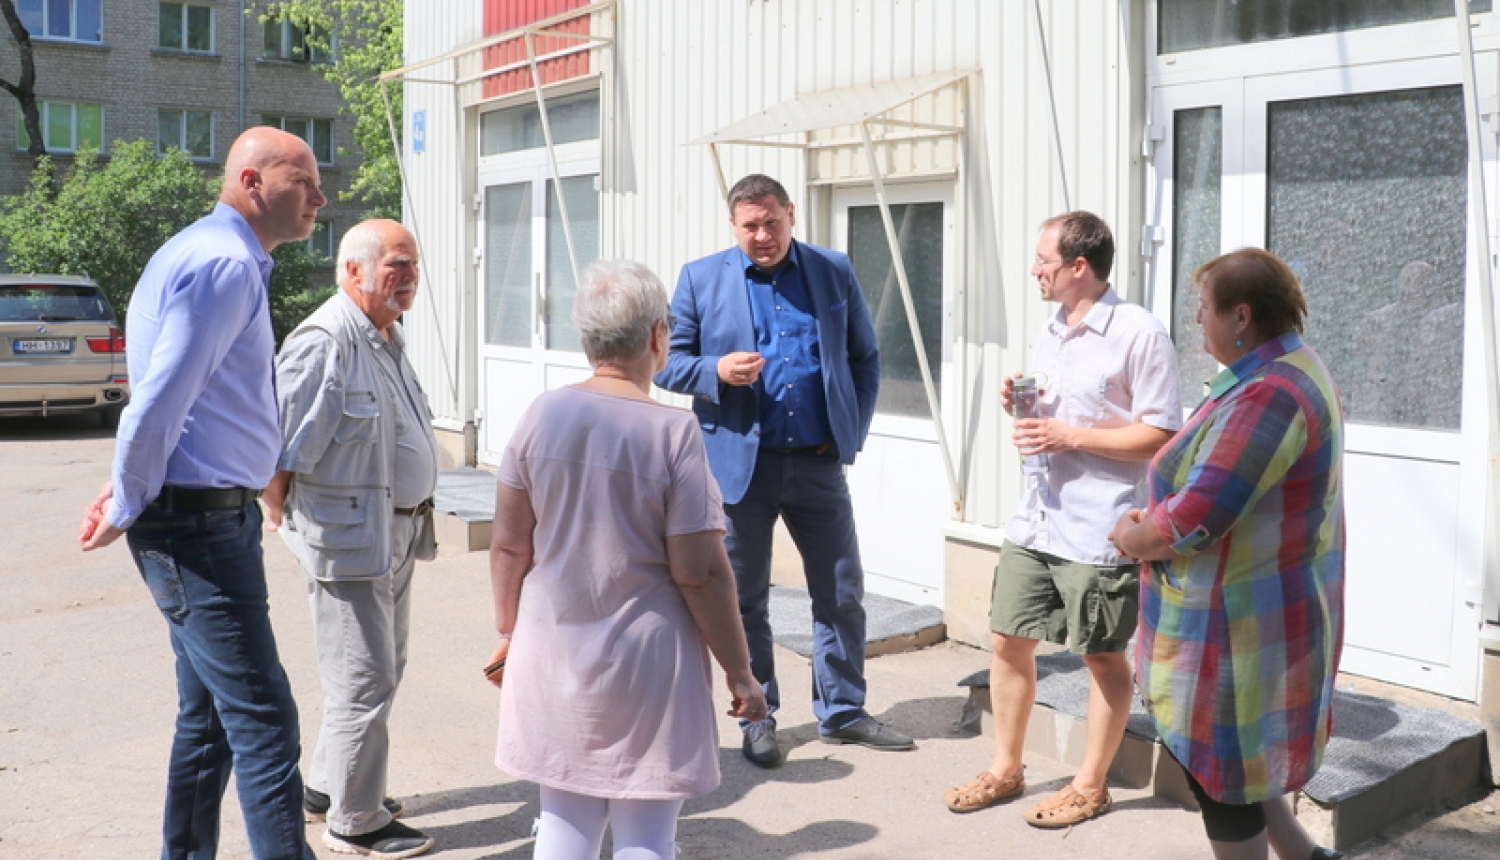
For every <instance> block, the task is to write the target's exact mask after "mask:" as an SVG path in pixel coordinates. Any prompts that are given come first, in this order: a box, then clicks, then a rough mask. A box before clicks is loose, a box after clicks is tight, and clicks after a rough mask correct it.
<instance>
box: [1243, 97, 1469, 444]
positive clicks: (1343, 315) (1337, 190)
mask: <svg viewBox="0 0 1500 860" xmlns="http://www.w3.org/2000/svg"><path fill="white" fill-rule="evenodd" d="M1268 121H1269V141H1270V146H1269V152H1268V153H1267V161H1268V170H1267V182H1268V186H1269V187H1268V200H1269V212H1268V213H1267V217H1268V222H1267V228H1268V229H1267V236H1268V238H1269V246H1270V249H1271V250H1272V251H1274V252H1275V253H1277V254H1278V255H1280V256H1281V258H1282V259H1284V260H1286V261H1287V262H1288V263H1289V264H1290V265H1291V267H1292V270H1293V271H1295V272H1296V273H1297V276H1298V277H1299V278H1301V280H1302V285H1303V288H1304V290H1305V291H1306V293H1307V303H1308V320H1307V340H1308V343H1310V344H1311V345H1312V347H1313V348H1314V349H1316V350H1318V352H1319V353H1320V354H1321V355H1322V356H1323V359H1324V361H1325V362H1327V364H1328V368H1329V370H1330V371H1332V373H1333V378H1334V380H1335V382H1337V383H1338V386H1339V388H1340V390H1341V392H1342V393H1343V395H1344V400H1345V403H1346V405H1347V408H1348V415H1349V419H1350V420H1351V421H1357V422H1360V423H1365V424H1383V425H1388V426H1393V427H1424V428H1431V429H1444V430H1457V429H1458V426H1459V409H1460V405H1461V404H1460V394H1461V386H1462V371H1463V333H1464V308H1463V298H1464V263H1465V260H1464V257H1465V248H1466V246H1467V235H1468V234H1467V218H1466V215H1465V211H1466V210H1465V207H1466V205H1467V200H1468V193H1467V192H1468V188H1467V185H1466V182H1465V179H1466V176H1467V174H1466V169H1467V163H1468V158H1467V149H1466V138H1465V132H1464V116H1463V98H1462V94H1461V91H1460V88H1459V87H1456V86H1454V87H1439V88H1434V89H1423V90H1404V91H1401V92H1389V93H1375V94H1370V95H1355V96H1342V97H1338V98H1324V99H1307V100H1303V101H1289V102H1281V103H1277V104H1272V105H1271V106H1270V111H1269V116H1268Z"/></svg>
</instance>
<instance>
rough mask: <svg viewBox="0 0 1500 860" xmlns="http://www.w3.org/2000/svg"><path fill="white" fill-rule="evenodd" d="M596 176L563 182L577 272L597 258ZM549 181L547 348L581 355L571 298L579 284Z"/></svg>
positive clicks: (597, 214)
mask: <svg viewBox="0 0 1500 860" xmlns="http://www.w3.org/2000/svg"><path fill="white" fill-rule="evenodd" d="M595 179H596V177H595V176H594V175H593V174H590V175H588V176H570V177H567V178H566V179H564V180H563V181H562V189H563V196H564V198H565V199H566V200H567V203H568V223H569V224H570V225H571V226H572V228H573V253H574V254H575V255H576V259H577V262H578V270H579V271H583V268H584V267H585V266H587V265H588V264H589V263H592V262H594V261H595V260H597V259H599V192H598V190H597V189H595V188H594V182H595ZM552 189H553V184H552V182H551V180H548V182H547V348H548V349H562V350H568V351H570V352H583V346H582V344H581V343H580V342H579V340H578V331H577V329H575V328H573V297H574V296H576V295H577V294H578V282H577V281H575V280H574V279H573V267H572V265H571V264H570V262H569V260H568V240H567V236H566V235H565V234H564V233H563V219H562V210H560V209H559V208H558V206H557V195H556V194H555V193H553V190H552Z"/></svg>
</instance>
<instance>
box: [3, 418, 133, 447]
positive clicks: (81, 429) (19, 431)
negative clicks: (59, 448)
mask: <svg viewBox="0 0 1500 860" xmlns="http://www.w3.org/2000/svg"><path fill="white" fill-rule="evenodd" d="M114 437H115V431H113V430H105V429H104V428H102V427H100V426H99V415H98V414H97V413H94V412H82V413H74V414H69V415H54V416H51V417H49V418H33V417H29V416H24V417H0V441H4V440H7V439H15V440H18V441H23V442H43V441H48V440H53V439H56V440H67V439H113V438H114Z"/></svg>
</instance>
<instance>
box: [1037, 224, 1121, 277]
mask: <svg viewBox="0 0 1500 860" xmlns="http://www.w3.org/2000/svg"><path fill="white" fill-rule="evenodd" d="M1053 227H1056V228H1057V251H1058V253H1059V254H1060V255H1061V256H1062V259H1063V262H1064V263H1068V262H1072V261H1073V260H1076V259H1078V258H1079V257H1082V258H1083V259H1084V261H1085V262H1087V263H1088V264H1089V268H1090V269H1093V270H1094V277H1096V278H1098V279H1099V280H1101V281H1107V280H1109V271H1110V269H1112V268H1114V265H1115V236H1114V234H1113V233H1111V232H1110V231H1109V225H1108V224H1106V223H1104V219H1103V218H1100V217H1099V216H1098V215H1095V214H1094V213H1092V212H1084V211H1083V210H1081V209H1080V210H1077V211H1074V212H1065V213H1063V214H1062V215H1054V216H1052V217H1051V218H1048V219H1047V220H1046V221H1043V222H1042V229H1043V230H1050V229H1052V228H1053Z"/></svg>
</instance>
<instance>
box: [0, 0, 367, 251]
mask: <svg viewBox="0 0 1500 860" xmlns="http://www.w3.org/2000/svg"><path fill="white" fill-rule="evenodd" d="M13 2H14V3H15V6H16V11H17V12H18V13H19V15H20V17H21V21H22V23H23V24H24V25H25V26H26V28H27V31H28V32H29V33H30V34H31V42H32V47H33V51H34V57H35V61H36V93H37V101H38V106H39V108H40V110H41V116H40V120H41V125H42V133H43V137H44V140H45V143H46V146H47V151H48V152H49V153H51V154H52V155H53V156H54V157H55V158H58V159H62V160H66V159H69V158H71V157H72V155H73V153H75V152H76V151H77V150H79V149H80V148H83V147H86V146H88V147H93V148H98V149H100V150H102V151H103V153H104V154H105V155H106V156H107V155H108V154H109V151H110V147H111V146H112V145H113V143H114V142H115V141H117V140H136V139H140V138H145V139H147V140H151V141H154V142H155V143H156V145H157V148H158V151H160V152H165V151H166V150H167V149H168V148H170V147H174V146H175V147H177V148H179V149H182V150H183V151H185V152H187V153H188V154H189V155H190V156H191V157H192V158H193V160H194V161H195V162H197V163H199V164H200V165H202V166H203V168H204V169H205V170H206V171H210V172H216V171H217V170H218V169H219V168H220V167H221V166H222V165H223V160H224V155H225V153H227V152H228V150H229V146H230V145H231V144H232V143H233V142H234V140H235V138H236V137H238V136H239V134H240V132H241V131H243V130H244V129H246V128H249V127H251V126H255V125H276V126H279V127H281V128H285V129H286V130H288V131H290V132H292V133H294V134H297V135H298V136H300V137H302V138H304V139H305V140H307V141H308V143H309V145H311V146H312V148H313V152H314V154H316V156H317V158H318V162H319V167H320V169H321V172H322V175H323V188H324V190H325V191H326V192H327V193H328V197H329V204H328V206H327V207H326V208H324V210H323V212H322V214H321V215H320V217H319V228H318V231H317V233H315V234H314V236H313V238H312V239H311V240H309V243H310V247H311V248H312V249H313V250H314V251H316V252H318V253H320V254H323V255H325V256H327V257H330V258H331V257H332V253H333V251H334V249H335V248H336V242H337V238H338V237H339V236H341V235H342V234H343V232H344V231H345V230H347V229H348V228H349V227H351V226H353V224H354V223H355V222H356V221H358V220H359V218H360V211H361V207H359V206H357V205H355V204H353V203H352V202H344V201H341V200H340V199H339V197H340V195H339V192H340V191H343V190H344V189H345V188H347V187H348V185H349V183H350V182H351V181H352V180H353V175H354V171H355V168H356V167H357V166H358V164H359V162H358V150H357V149H356V148H355V147H354V146H353V145H352V141H351V139H350V132H351V129H352V126H353V120H351V119H349V118H348V117H342V116H340V115H339V110H340V107H341V106H342V100H341V98H340V97H339V94H338V91H337V89H336V88H335V87H334V86H333V85H332V84H330V83H329V82H328V81H326V80H324V78H323V76H322V75H321V74H319V73H318V70H317V68H316V66H317V64H318V63H320V62H325V61H326V57H325V56H324V55H323V54H322V53H321V52H319V51H315V50H312V49H310V48H309V47H308V46H307V45H306V41H305V39H304V35H303V34H302V33H301V32H299V31H298V30H297V28H295V27H293V26H291V25H290V24H289V23H287V22H283V21H273V22H267V23H263V22H262V21H261V20H260V14H261V11H262V10H263V7H264V6H265V4H263V3H255V2H250V0H192V2H181V3H179V2H157V0H13ZM6 42H7V44H6V52H7V53H8V54H9V56H7V57H5V58H4V59H3V60H0V69H3V70H4V74H5V76H6V77H7V79H11V80H14V77H15V75H16V70H17V68H18V65H19V64H18V61H17V59H16V51H17V46H16V43H15V41H14V40H13V39H11V38H9V34H8V31H7V37H6ZM0 150H8V151H9V153H10V157H9V158H8V159H6V162H7V163H5V169H4V170H3V172H0V194H5V195H9V194H15V193H18V192H20V191H21V190H22V189H23V188H24V187H25V184H26V182H27V178H28V176H29V175H30V173H31V168H32V162H31V158H30V156H29V154H28V153H27V139H26V136H25V128H24V124H23V123H22V121H21V110H20V105H19V103H18V102H17V101H16V100H15V99H14V98H9V97H6V98H3V99H0Z"/></svg>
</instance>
